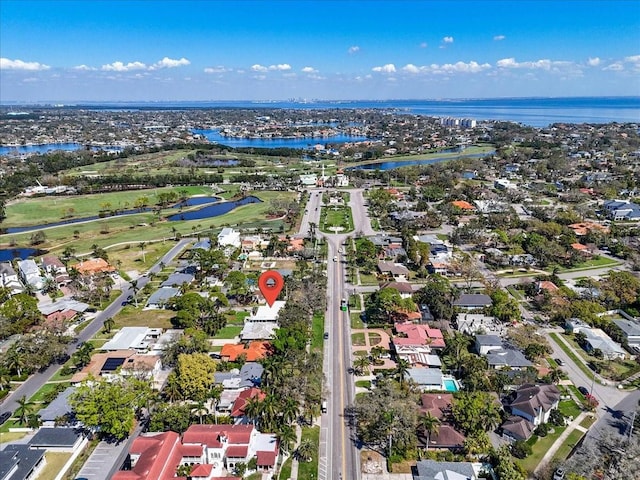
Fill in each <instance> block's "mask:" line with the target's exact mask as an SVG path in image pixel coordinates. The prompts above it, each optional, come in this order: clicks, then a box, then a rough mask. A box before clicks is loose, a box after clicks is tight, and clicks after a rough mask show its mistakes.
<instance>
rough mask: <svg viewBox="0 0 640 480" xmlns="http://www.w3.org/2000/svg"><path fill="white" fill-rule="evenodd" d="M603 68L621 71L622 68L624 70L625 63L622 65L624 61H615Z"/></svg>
mask: <svg viewBox="0 0 640 480" xmlns="http://www.w3.org/2000/svg"><path fill="white" fill-rule="evenodd" d="M603 70H611V71H613V72H619V71H621V70H624V65H622V62H614V63H612V64H611V65H607V66H606V67H604V68H603Z"/></svg>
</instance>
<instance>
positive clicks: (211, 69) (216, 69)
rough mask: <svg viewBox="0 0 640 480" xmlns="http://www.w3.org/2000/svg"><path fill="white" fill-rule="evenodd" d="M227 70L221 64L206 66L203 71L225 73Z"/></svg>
mask: <svg viewBox="0 0 640 480" xmlns="http://www.w3.org/2000/svg"><path fill="white" fill-rule="evenodd" d="M228 71H229V70H228V69H227V68H226V67H223V66H222V65H218V66H217V67H207V68H205V69H204V73H225V72H228Z"/></svg>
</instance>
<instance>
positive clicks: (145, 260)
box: [138, 242, 147, 263]
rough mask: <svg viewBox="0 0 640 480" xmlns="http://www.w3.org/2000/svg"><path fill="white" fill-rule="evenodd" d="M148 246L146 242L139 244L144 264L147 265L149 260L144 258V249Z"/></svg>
mask: <svg viewBox="0 0 640 480" xmlns="http://www.w3.org/2000/svg"><path fill="white" fill-rule="evenodd" d="M146 246H147V243H146V242H140V243H139V244H138V248H139V249H140V250H141V251H142V263H147V259H146V258H145V256H144V247H146Z"/></svg>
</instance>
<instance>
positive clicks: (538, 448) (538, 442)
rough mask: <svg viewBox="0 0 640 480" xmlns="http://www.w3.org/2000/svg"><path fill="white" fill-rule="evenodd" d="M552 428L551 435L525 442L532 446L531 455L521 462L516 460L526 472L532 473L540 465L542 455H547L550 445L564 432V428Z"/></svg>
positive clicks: (534, 437)
mask: <svg viewBox="0 0 640 480" xmlns="http://www.w3.org/2000/svg"><path fill="white" fill-rule="evenodd" d="M554 428H555V431H554V432H553V433H550V434H549V435H547V436H546V437H538V436H536V435H534V436H533V437H531V438H530V439H529V440H527V443H529V444H530V445H532V448H533V453H532V454H531V455H529V456H528V457H527V458H525V459H523V460H516V461H518V462H519V463H520V464H521V465H522V466H523V467H524V469H525V470H526V471H527V472H529V473H533V471H534V470H535V468H536V467H537V466H538V465H539V464H540V460H542V457H544V454H545V453H547V451H548V450H549V448H550V447H551V445H553V443H554V442H555V441H556V440H557V439H558V437H559V436H560V434H561V433H562V432H564V430H565V428H566V427H554ZM534 442H535V443H534Z"/></svg>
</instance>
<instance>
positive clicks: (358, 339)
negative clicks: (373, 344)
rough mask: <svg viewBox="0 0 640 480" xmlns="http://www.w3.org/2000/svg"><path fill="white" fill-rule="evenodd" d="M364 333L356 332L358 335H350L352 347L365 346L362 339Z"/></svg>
mask: <svg viewBox="0 0 640 480" xmlns="http://www.w3.org/2000/svg"><path fill="white" fill-rule="evenodd" d="M364 335H365V334H364V333H363V332H358V333H352V334H351V345H353V346H363V345H366V342H365V339H364Z"/></svg>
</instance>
